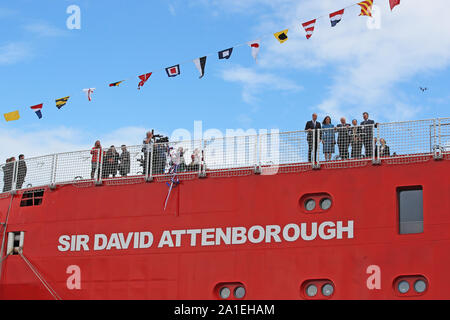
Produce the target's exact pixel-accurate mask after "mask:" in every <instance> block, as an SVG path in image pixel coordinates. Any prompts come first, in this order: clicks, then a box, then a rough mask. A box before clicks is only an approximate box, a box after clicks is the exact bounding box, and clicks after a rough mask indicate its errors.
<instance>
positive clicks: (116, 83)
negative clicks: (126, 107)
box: [109, 80, 125, 87]
mask: <svg viewBox="0 0 450 320" xmlns="http://www.w3.org/2000/svg"><path fill="white" fill-rule="evenodd" d="M124 81H125V80H122V81H118V82H114V83H110V84H109V86H110V87H118V86H119V85H120V84H121V83H122V82H124Z"/></svg>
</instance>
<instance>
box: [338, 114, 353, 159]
mask: <svg viewBox="0 0 450 320" xmlns="http://www.w3.org/2000/svg"><path fill="white" fill-rule="evenodd" d="M336 127H337V132H338V139H337V143H338V147H339V157H340V158H341V159H342V160H345V159H348V158H349V155H348V148H349V146H350V129H349V128H350V125H349V124H348V123H347V122H346V120H345V118H341V123H340V124H338V125H337V126H336Z"/></svg>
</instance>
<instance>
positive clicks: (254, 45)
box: [4, 0, 401, 122]
mask: <svg viewBox="0 0 450 320" xmlns="http://www.w3.org/2000/svg"><path fill="white" fill-rule="evenodd" d="M385 1H389V4H390V8H391V11H392V10H393V9H394V8H395V7H396V6H397V5H399V4H400V1H401V0H385ZM373 3H374V0H365V1H362V2H357V3H353V4H351V5H348V6H346V7H344V8H343V9H341V10H339V11H336V12H333V13H331V14H326V15H325V14H324V15H321V16H319V17H317V18H315V19H313V20H310V21H308V22H305V23H303V24H300V23H295V24H292V25H291V26H289V27H288V28H286V29H284V30H282V31H279V32H276V33H273V34H266V35H263V36H259V37H256V40H253V41H247V42H244V43H238V44H236V45H234V46H232V47H230V48H229V49H225V50H222V51H218V52H217V51H216V52H214V53H209V54H207V55H204V56H202V57H200V58H198V57H197V58H195V59H189V60H185V61H182V62H180V63H179V64H176V65H174V66H171V67H166V68H157V69H155V71H152V72H150V73H144V74H142V75H138V76H135V75H134V76H130V77H127V78H124V79H122V80H119V81H118V79H116V82H112V83H109V87H119V86H120V85H121V84H122V83H123V82H126V81H130V80H132V79H135V80H140V82H139V84H138V89H139V90H140V89H141V88H142V87H143V86H144V85H145V83H146V82H147V81H148V80H150V78H151V75H152V74H154V73H155V72H159V71H165V72H166V73H167V76H168V77H171V78H172V77H176V76H178V75H180V74H181V68H180V65H184V64H186V63H192V62H193V63H194V64H195V66H196V67H197V69H198V70H199V73H200V79H201V78H202V77H203V76H204V74H205V66H206V61H207V57H211V56H213V55H218V58H219V59H229V58H230V57H231V55H232V52H233V49H235V48H239V47H242V46H249V47H250V49H251V54H252V56H253V58H254V59H255V62H258V60H257V59H258V54H259V50H260V47H261V40H262V39H266V38H268V37H273V36H274V37H275V38H276V39H277V40H278V41H279V42H280V43H284V42H286V41H287V40H288V31H289V30H290V29H294V28H297V27H299V26H300V29H301V27H303V28H304V30H305V32H306V39H310V38H311V37H312V35H313V33H314V28H315V24H316V22H317V20H320V19H322V18H324V17H329V19H330V22H331V27H335V26H336V24H337V23H339V22H340V21H341V19H342V16H343V14H344V12H345V10H347V9H349V8H351V7H354V6H360V8H361V13H360V16H369V17H371V16H372V15H371V11H372V6H373ZM280 29H282V28H280ZM97 87H100V88H101V87H102V86H97ZM94 90H97V89H95V88H87V89H82V91H83V92H84V93H85V94H86V96H87V99H88V101H92V95H93V92H94ZM73 95H75V93H73V94H71V95H68V96H65V97H63V98H57V99H56V100H55V104H56V107H57V108H58V109H61V108H63V107H64V106H65V105H66V104H67V103H69V100H70V97H71V96H73ZM43 105H44V104H43V103H41V104H38V105H34V106H32V107H30V109H31V110H33V111H34V112H36V115H37V117H38V118H39V119H42V117H43V110H42V109H43ZM4 117H5V120H6V121H7V122H9V121H16V120H19V119H20V113H19V111H18V110H16V111H12V112H9V113H5V114H4Z"/></svg>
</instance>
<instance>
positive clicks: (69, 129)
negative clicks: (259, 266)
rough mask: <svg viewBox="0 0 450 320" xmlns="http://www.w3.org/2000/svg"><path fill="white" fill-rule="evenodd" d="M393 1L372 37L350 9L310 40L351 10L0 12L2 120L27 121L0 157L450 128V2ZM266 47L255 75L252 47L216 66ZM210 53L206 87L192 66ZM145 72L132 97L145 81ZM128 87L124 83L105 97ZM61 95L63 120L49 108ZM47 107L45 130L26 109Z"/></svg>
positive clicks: (326, 5) (14, 5)
mask: <svg viewBox="0 0 450 320" xmlns="http://www.w3.org/2000/svg"><path fill="white" fill-rule="evenodd" d="M355 2H356V1H355ZM387 3H388V1H387V0H378V1H375V4H376V5H377V6H378V7H377V10H379V12H378V14H379V15H378V16H379V20H377V21H375V20H373V21H372V24H371V23H370V22H369V27H368V23H367V18H365V17H359V16H358V13H359V10H358V8H356V7H353V8H350V9H348V10H347V11H346V12H345V14H344V17H343V20H342V21H341V23H340V24H338V25H337V26H336V27H335V28H331V27H330V25H329V20H328V18H327V17H325V18H322V19H320V20H318V22H317V24H316V30H315V31H314V34H313V36H312V38H311V39H310V40H306V38H305V32H304V31H303V29H302V28H301V23H303V22H305V21H308V20H311V19H313V18H315V17H318V16H321V15H327V14H329V13H331V12H333V11H336V10H339V9H342V8H343V7H345V6H348V5H349V4H352V1H349V0H333V1H332V0H324V1H320V3H319V2H318V1H312V0H303V1H302V0H299V1H293V0H271V1H269V0H260V1H257V0H247V1H238V0H229V1H219V0H189V1H186V0H183V1H182V0H152V1H138V0H129V1H126V2H125V1H119V0H111V1H103V0H99V1H88V0H84V1H76V0H73V1H53V0H41V1H30V0H27V1H26V0H16V1H14V2H9V3H7V4H6V3H2V4H1V5H0V28H1V30H4V31H3V32H2V37H1V38H0V70H1V77H0V87H1V90H2V91H1V103H0V108H1V113H2V114H3V113H6V112H10V111H14V110H19V111H20V114H21V119H20V120H19V121H16V122H9V123H6V122H5V121H4V119H3V120H1V121H0V135H1V136H3V139H2V140H3V143H2V144H3V146H2V147H1V148H0V149H2V151H1V153H0V156H1V157H3V158H4V157H6V154H7V152H9V150H11V152H12V153H13V154H15V153H19V152H25V153H27V152H28V154H31V155H40V154H46V153H51V152H62V151H69V150H72V149H73V148H75V149H78V148H87V147H89V146H91V145H92V144H93V142H94V140H96V139H97V138H100V139H102V140H104V141H105V143H106V142H108V143H115V144H122V143H127V144H138V143H140V142H141V141H142V138H143V136H144V133H145V131H146V130H148V129H152V128H154V129H156V130H157V131H158V132H163V133H166V134H168V135H170V134H171V133H172V132H173V131H174V130H176V129H178V128H185V129H187V130H189V131H193V124H194V121H196V120H200V121H202V122H203V129H204V130H206V129H209V128H216V129H219V130H221V131H223V132H225V130H226V129H228V128H230V129H236V128H242V129H245V130H247V129H249V128H254V129H262V128H265V129H275V128H276V129H279V130H281V131H291V130H302V129H304V126H305V122H306V121H307V120H309V119H310V117H311V113H312V112H317V113H318V114H319V118H320V119H323V118H324V117H325V115H328V114H329V115H331V116H332V118H333V122H334V123H338V121H339V119H338V118H339V117H340V116H345V117H347V119H349V120H351V119H352V118H356V119H358V120H361V118H362V116H361V113H362V112H363V111H368V112H369V113H370V114H371V117H372V118H374V119H375V120H377V121H379V122H387V121H398V120H413V119H422V118H434V117H448V116H450V112H449V107H450V102H449V101H450V100H449V97H450V93H449V92H448V87H449V80H450V76H449V66H450V40H449V39H450V22H448V21H447V17H446V14H445V12H446V10H447V6H448V3H447V2H446V1H445V0H435V1H433V6H432V7H431V6H430V5H429V4H427V3H424V2H423V1H419V0H408V1H406V0H404V1H402V5H401V6H399V7H397V8H395V10H394V12H391V11H390V10H389V8H388V4H387ZM69 5H78V6H79V7H80V9H81V29H80V30H69V29H67V27H66V20H67V19H68V18H69V16H70V15H69V14H67V13H66V9H67V7H68V6H69ZM370 26H375V28H374V27H370ZM286 27H290V29H289V33H288V36H289V40H288V41H287V42H286V43H284V44H279V43H278V42H277V40H276V39H275V38H274V37H273V36H272V33H274V32H277V31H280V30H282V29H285V28H286ZM5 30H6V31H7V32H5ZM259 36H265V37H264V38H262V39H261V44H262V45H261V51H260V56H259V62H258V63H257V64H256V63H255V61H254V60H253V58H252V56H251V54H250V48H248V47H247V46H241V47H238V48H235V50H234V52H233V55H232V58H231V59H230V60H220V61H219V60H218V59H217V56H216V52H217V51H219V50H222V49H226V48H228V47H231V46H233V45H236V44H240V43H245V42H246V41H250V40H255V39H257V38H258V37H259ZM211 53H213V55H212V56H209V57H208V60H207V64H206V74H205V76H204V78H203V79H199V78H198V77H199V74H198V71H197V69H196V68H195V66H194V64H193V63H192V62H191V60H192V59H194V58H197V57H200V56H203V55H206V54H211ZM186 61H188V62H186ZM181 62H185V63H184V64H182V65H181V76H179V77H176V78H168V77H167V75H166V74H165V71H164V68H165V67H168V66H172V65H175V64H178V63H181ZM147 72H153V75H152V76H151V78H150V80H149V81H148V82H147V83H146V84H145V86H144V87H143V88H142V89H141V90H140V91H138V90H137V84H138V78H137V76H138V75H140V74H143V73H147ZM123 79H130V80H128V81H127V82H125V83H123V84H122V85H121V86H120V87H119V88H109V87H108V84H109V83H110V82H114V81H119V80H123ZM419 86H426V87H428V88H429V90H428V91H427V92H425V93H422V92H421V91H420V90H419ZM89 87H95V88H96V89H97V90H96V92H95V93H94V96H93V101H92V102H88V100H87V98H86V97H85V95H84V93H83V92H82V89H83V88H89ZM67 95H70V96H71V98H70V101H69V103H68V104H67V105H66V106H65V107H64V108H63V109H61V110H58V109H57V108H56V107H55V103H54V100H55V99H57V98H61V97H64V96H67ZM39 103H44V109H43V114H44V118H43V119H42V120H38V119H37V117H36V115H35V114H34V113H33V112H32V111H31V110H30V109H29V107H30V106H31V105H35V104H39ZM22 150H25V151H22Z"/></svg>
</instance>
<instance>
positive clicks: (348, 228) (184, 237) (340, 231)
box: [58, 220, 353, 252]
mask: <svg viewBox="0 0 450 320" xmlns="http://www.w3.org/2000/svg"><path fill="white" fill-rule="evenodd" d="M344 238H345V239H353V221H352V220H349V221H347V222H346V223H344V222H343V221H337V222H331V221H326V222H322V223H320V224H319V223H317V222H312V223H301V224H295V223H291V224H287V225H285V226H280V225H267V226H260V225H255V226H252V227H250V228H246V227H224V228H207V229H186V230H166V231H163V232H162V235H161V237H160V238H159V240H158V241H155V238H154V236H153V233H152V232H150V231H143V232H129V233H112V234H109V235H107V234H95V235H93V237H90V236H89V235H80V234H78V235H61V236H60V237H59V245H58V250H59V251H61V252H65V251H89V250H94V251H100V250H126V249H148V248H155V247H157V248H179V247H186V246H191V247H208V246H220V245H240V244H248V243H252V244H259V243H277V242H278V243H279V242H283V241H285V242H295V241H314V240H319V239H321V240H332V239H338V240H340V239H344Z"/></svg>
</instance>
